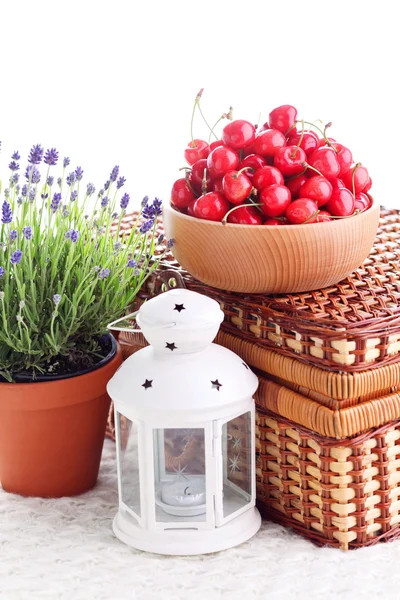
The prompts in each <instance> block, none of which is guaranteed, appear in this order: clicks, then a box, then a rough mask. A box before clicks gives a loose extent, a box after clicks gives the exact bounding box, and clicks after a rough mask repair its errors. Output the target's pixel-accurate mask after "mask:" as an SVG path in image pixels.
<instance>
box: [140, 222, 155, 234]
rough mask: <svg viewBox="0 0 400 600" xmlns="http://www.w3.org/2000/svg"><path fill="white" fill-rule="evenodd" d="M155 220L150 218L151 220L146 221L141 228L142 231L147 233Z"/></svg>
mask: <svg viewBox="0 0 400 600" xmlns="http://www.w3.org/2000/svg"><path fill="white" fill-rule="evenodd" d="M153 225H154V221H153V220H152V219H149V221H145V222H144V223H143V225H142V226H141V228H140V233H147V232H148V231H150V229H151V228H152V227H153Z"/></svg>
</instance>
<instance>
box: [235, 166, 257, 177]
mask: <svg viewBox="0 0 400 600" xmlns="http://www.w3.org/2000/svg"><path fill="white" fill-rule="evenodd" d="M243 171H253V173H254V169H253V167H243V168H242V169H240V170H239V171H238V172H237V173H236V175H234V176H233V177H234V178H235V179H237V177H238V175H241V174H242V173H243Z"/></svg>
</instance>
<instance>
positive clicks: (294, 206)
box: [286, 198, 318, 224]
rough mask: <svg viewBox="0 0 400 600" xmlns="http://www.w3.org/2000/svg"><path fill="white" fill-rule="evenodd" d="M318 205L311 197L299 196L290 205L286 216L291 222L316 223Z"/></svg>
mask: <svg viewBox="0 0 400 600" xmlns="http://www.w3.org/2000/svg"><path fill="white" fill-rule="evenodd" d="M317 212H318V206H317V204H316V203H315V202H314V200H311V199H310V198H298V199H297V200H293V202H292V203H291V204H290V205H289V206H288V208H287V210H286V218H287V220H288V221H289V222H290V223H296V224H300V223H304V222H305V221H307V223H315V222H316V220H317Z"/></svg>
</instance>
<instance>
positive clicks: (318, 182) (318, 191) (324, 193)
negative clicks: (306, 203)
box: [300, 175, 332, 206]
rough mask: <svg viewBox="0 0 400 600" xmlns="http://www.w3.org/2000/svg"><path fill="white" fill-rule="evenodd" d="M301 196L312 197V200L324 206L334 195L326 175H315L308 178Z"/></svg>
mask: <svg viewBox="0 0 400 600" xmlns="http://www.w3.org/2000/svg"><path fill="white" fill-rule="evenodd" d="M300 196H301V197H302V198H310V199H311V200H314V202H316V203H317V204H318V206H323V205H324V204H326V203H327V202H328V200H329V198H330V197H331V196H332V185H331V183H330V182H329V181H328V180H327V179H326V177H321V175H315V176H314V177H310V179H307V181H306V182H305V184H304V185H303V186H302V187H301V189H300Z"/></svg>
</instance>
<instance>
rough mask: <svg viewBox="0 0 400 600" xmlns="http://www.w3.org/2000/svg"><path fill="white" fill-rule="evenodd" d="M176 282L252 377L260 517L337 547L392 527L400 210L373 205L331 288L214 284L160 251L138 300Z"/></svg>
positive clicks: (398, 418)
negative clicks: (277, 290)
mask: <svg viewBox="0 0 400 600" xmlns="http://www.w3.org/2000/svg"><path fill="white" fill-rule="evenodd" d="M127 223H129V217H127ZM176 284H178V285H182V284H183V285H186V287H188V288H189V289H192V290H195V291H198V292H201V293H204V294H207V295H210V296H212V297H213V298H215V299H216V300H218V301H219V302H220V304H221V307H222V309H223V311H224V313H225V321H224V323H223V324H222V326H221V331H220V334H219V336H218V339H217V341H218V343H220V344H222V345H224V346H226V347H227V348H230V349H231V350H233V351H234V352H236V353H237V354H239V355H240V356H241V357H242V358H243V359H244V360H245V361H246V362H247V363H248V364H250V365H251V366H252V367H253V368H254V369H255V370H256V372H257V373H258V375H259V377H260V386H259V389H258V392H257V398H256V399H257V404H258V452H259V455H258V504H259V506H260V508H261V510H262V511H263V512H264V514H265V516H267V517H268V518H272V519H274V520H276V521H278V522H280V523H283V524H285V525H289V526H291V527H293V528H295V529H296V530H297V531H298V532H300V533H302V534H303V535H305V536H307V537H309V538H310V539H312V540H314V541H316V542H318V543H321V544H328V545H331V546H337V547H340V548H342V549H348V548H355V547H360V546H366V545H369V544H373V543H376V542H378V541H381V540H388V539H391V538H393V537H397V536H400V213H399V212H398V211H395V210H382V213H381V221H380V228H379V231H378V237H377V239H376V242H375V245H374V247H373V249H372V251H371V254H370V256H369V257H368V258H367V260H366V261H365V263H364V265H363V266H362V268H360V269H359V270H357V271H355V272H354V273H353V274H352V275H351V276H349V277H348V278H347V279H345V280H344V281H342V282H341V283H340V284H338V285H336V286H333V287H331V288H330V289H324V290H319V291H316V292H310V293H302V294H297V295H286V296H279V297H266V296H261V295H244V294H235V293H229V292H223V291H221V290H217V289H213V288H210V287H208V286H205V285H203V284H201V283H199V282H198V281H196V280H194V279H193V278H192V277H191V276H190V275H189V274H188V273H186V272H184V271H183V270H182V269H181V268H180V267H179V265H178V264H177V263H176V262H174V261H173V259H172V257H171V260H170V261H166V262H165V263H164V264H163V266H162V269H161V270H160V272H159V273H158V275H157V276H156V277H154V278H153V279H151V280H149V281H148V282H147V284H146V287H145V289H143V290H142V293H141V297H140V299H139V300H138V302H142V301H143V300H145V299H146V298H148V297H151V296H153V295H155V294H157V293H159V292H161V291H162V290H163V289H164V288H165V287H168V286H169V285H176ZM121 341H122V343H123V344H125V350H126V353H127V354H129V353H130V352H132V351H135V350H136V349H137V348H139V347H142V346H143V345H144V343H145V342H144V340H143V338H142V336H141V335H140V334H126V335H124V336H123V338H122V340H121Z"/></svg>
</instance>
